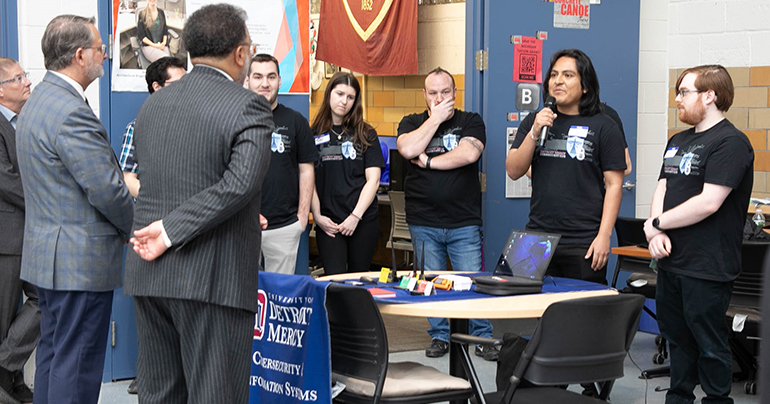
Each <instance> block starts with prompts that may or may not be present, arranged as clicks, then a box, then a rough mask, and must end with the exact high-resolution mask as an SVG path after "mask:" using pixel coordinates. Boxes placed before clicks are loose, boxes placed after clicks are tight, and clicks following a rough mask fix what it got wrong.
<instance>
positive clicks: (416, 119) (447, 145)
mask: <svg viewBox="0 0 770 404" xmlns="http://www.w3.org/2000/svg"><path fill="white" fill-rule="evenodd" d="M427 120H428V111H425V112H423V113H421V114H412V115H407V116H405V117H404V119H402V120H401V123H399V124H398V135H399V136H401V135H403V134H404V133H409V132H411V131H413V130H415V129H417V128H419V127H420V126H421V125H422V124H423V123H425V121H427ZM464 137H473V138H476V139H478V140H479V141H480V142H481V143H482V144H486V142H487V135H486V128H485V127H484V121H483V120H482V119H481V116H479V114H476V113H473V112H464V111H460V110H459V109H455V112H454V115H453V116H452V117H451V118H449V120H448V121H446V122H443V123H442V124H441V125H439V127H438V130H436V133H435V134H434V135H433V139H431V141H430V143H429V144H428V147H427V148H426V149H425V154H427V155H428V156H429V157H435V156H439V155H442V154H444V153H446V152H449V151H451V150H453V149H454V148H455V147H457V144H458V143H459V142H460V139H462V138H464ZM404 197H405V198H406V221H407V223H409V224H412V225H417V226H429V227H438V228H445V229H454V228H458V227H464V226H473V225H478V226H480V225H481V185H480V184H479V168H478V164H477V163H475V162H474V163H471V164H468V165H465V166H463V167H458V168H455V169H453V170H428V169H424V168H420V167H418V166H416V165H414V164H411V163H408V164H407V165H406V179H405V180H404Z"/></svg>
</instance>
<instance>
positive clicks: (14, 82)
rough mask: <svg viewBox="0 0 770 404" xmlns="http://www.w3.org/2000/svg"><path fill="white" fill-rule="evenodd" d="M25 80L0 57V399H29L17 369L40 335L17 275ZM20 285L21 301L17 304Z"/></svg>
mask: <svg viewBox="0 0 770 404" xmlns="http://www.w3.org/2000/svg"><path fill="white" fill-rule="evenodd" d="M31 85H32V83H31V82H30V81H29V79H27V73H25V72H24V69H22V68H21V66H19V63H18V62H16V61H15V60H13V59H8V58H4V57H0V114H1V116H0V223H2V224H3V237H2V238H0V403H4V402H13V401H14V400H16V401H23V402H29V401H32V392H30V391H29V389H28V388H27V385H26V384H24V377H23V376H22V374H21V370H22V368H23V367H24V364H25V363H27V359H29V356H30V355H31V354H32V350H34V349H35V345H37V340H38V338H40V309H39V308H38V304H37V289H35V286H34V285H31V284H29V283H27V282H23V281H22V280H21V278H19V272H20V271H21V248H22V240H23V238H24V190H23V187H22V185H21V176H20V175H19V162H18V159H17V157H16V122H17V120H18V118H19V117H18V114H19V112H21V107H22V106H24V103H25V102H27V99H28V98H29V93H30V86H31ZM22 291H24V294H25V295H27V301H26V302H24V306H22V307H21V309H19V298H20V297H21V292H22Z"/></svg>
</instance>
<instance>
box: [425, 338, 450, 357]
mask: <svg viewBox="0 0 770 404" xmlns="http://www.w3.org/2000/svg"><path fill="white" fill-rule="evenodd" d="M447 352H449V343H448V342H444V341H442V340H440V339H434V340H433V341H432V342H431V343H430V346H429V347H428V349H426V350H425V356H427V357H429V358H440V357H442V356H444V355H445V354H446V353H447Z"/></svg>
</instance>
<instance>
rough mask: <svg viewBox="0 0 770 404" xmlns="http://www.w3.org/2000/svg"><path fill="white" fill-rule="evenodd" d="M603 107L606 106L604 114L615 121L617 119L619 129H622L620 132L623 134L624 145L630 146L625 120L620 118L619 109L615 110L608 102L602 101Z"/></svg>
mask: <svg viewBox="0 0 770 404" xmlns="http://www.w3.org/2000/svg"><path fill="white" fill-rule="evenodd" d="M602 107H604V114H605V115H607V116H608V117H610V118H611V119H612V120H613V121H615V123H616V124H618V129H620V134H621V135H623V146H625V147H628V141H626V131H625V130H623V121H622V120H621V119H620V115H618V111H615V108H612V107H611V106H609V105H607V104H606V103H602Z"/></svg>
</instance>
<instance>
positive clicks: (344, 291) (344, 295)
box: [326, 284, 388, 403]
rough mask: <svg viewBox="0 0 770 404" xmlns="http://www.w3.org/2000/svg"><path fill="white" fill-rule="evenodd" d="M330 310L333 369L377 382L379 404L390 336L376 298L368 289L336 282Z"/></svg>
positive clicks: (328, 297)
mask: <svg viewBox="0 0 770 404" xmlns="http://www.w3.org/2000/svg"><path fill="white" fill-rule="evenodd" d="M326 311H327V314H328V317H329V335H330V337H331V356H332V372H334V373H338V374H341V375H344V376H348V377H354V378H357V379H361V380H365V381H369V382H371V383H373V384H374V386H375V390H374V398H375V401H374V402H375V403H376V402H377V401H379V397H380V396H381V395H382V387H383V385H384V384H385V376H386V374H387V370H388V337H387V335H386V334H385V325H384V324H383V322H382V316H381V315H380V311H379V309H377V304H376V303H375V302H374V298H372V295H371V294H370V293H369V291H368V290H366V289H364V288H359V287H352V286H342V285H334V284H332V285H329V288H328V289H327V290H326Z"/></svg>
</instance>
